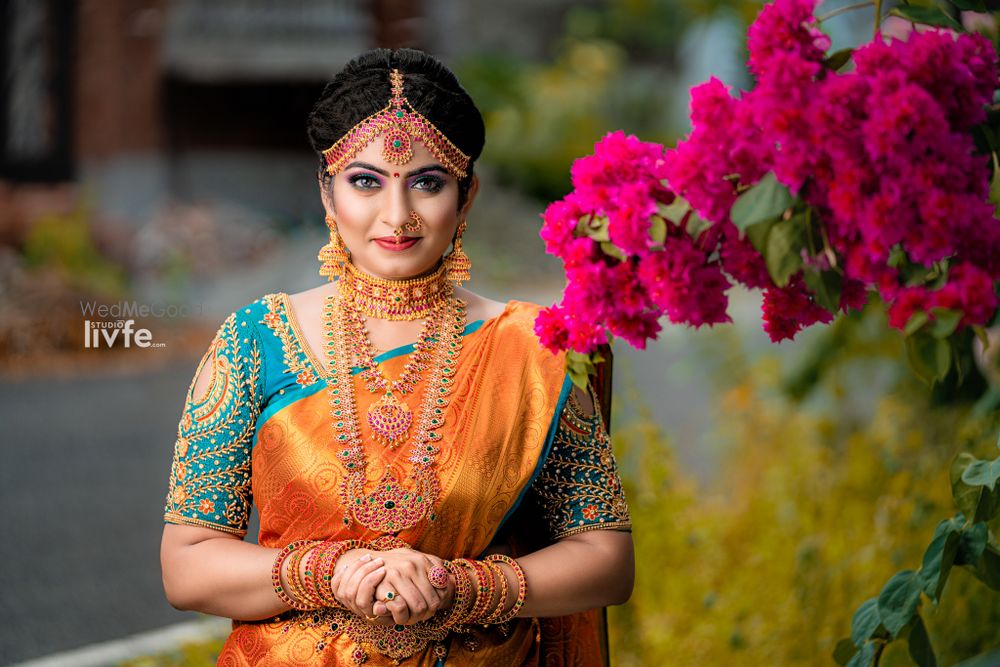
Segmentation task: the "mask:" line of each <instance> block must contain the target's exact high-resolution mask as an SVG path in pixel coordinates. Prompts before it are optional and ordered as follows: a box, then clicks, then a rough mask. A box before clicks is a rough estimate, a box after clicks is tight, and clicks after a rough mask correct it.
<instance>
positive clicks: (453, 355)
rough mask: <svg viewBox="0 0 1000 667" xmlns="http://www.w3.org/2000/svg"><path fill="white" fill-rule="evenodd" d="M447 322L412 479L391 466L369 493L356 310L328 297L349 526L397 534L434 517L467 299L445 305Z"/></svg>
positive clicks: (432, 369)
mask: <svg viewBox="0 0 1000 667" xmlns="http://www.w3.org/2000/svg"><path fill="white" fill-rule="evenodd" d="M442 311H443V322H442V326H441V327H440V329H439V331H438V341H437V343H436V344H435V345H434V346H433V353H432V354H431V355H430V358H429V359H428V360H427V367H428V370H429V376H428V378H427V384H428V386H427V389H426V391H425V394H424V398H423V402H422V404H421V407H420V413H419V417H418V418H417V419H416V431H415V432H414V433H413V434H412V436H411V438H410V440H411V453H410V456H409V458H408V461H409V462H410V464H411V466H412V470H411V473H410V475H409V479H408V480H407V481H406V483H405V484H404V483H401V482H400V481H399V478H398V477H397V476H396V474H395V473H394V472H393V470H392V468H391V467H388V466H387V467H386V470H385V472H384V473H383V474H382V477H381V478H380V480H379V482H378V484H377V486H376V488H375V490H374V491H373V492H372V493H370V494H368V493H366V492H365V484H366V482H367V481H368V476H367V472H366V470H367V467H368V460H367V457H366V456H365V451H364V443H363V442H362V440H361V429H360V425H359V423H358V415H357V404H356V402H355V397H354V388H353V378H352V377H351V359H352V355H351V349H350V345H349V342H348V335H349V331H350V328H351V323H350V318H351V314H350V310H349V308H348V307H347V304H346V303H345V300H343V299H341V298H339V297H328V299H327V302H326V305H325V307H324V312H323V326H324V332H325V335H326V337H327V355H328V358H329V359H330V364H331V367H332V369H333V373H332V376H331V378H330V380H329V382H328V384H327V392H328V395H329V398H330V408H331V410H330V415H331V416H332V417H333V419H332V420H331V423H332V424H333V430H334V441H333V442H334V444H335V445H337V446H338V447H342V449H341V450H340V454H339V457H338V458H339V459H340V462H341V464H342V465H343V466H344V468H345V472H346V474H345V475H344V478H343V481H342V483H341V489H340V494H341V504H342V506H343V507H344V510H345V511H344V519H343V521H344V525H345V526H348V527H349V526H350V525H351V524H352V522H353V521H354V520H357V521H358V523H360V524H361V525H363V526H365V527H367V528H370V529H371V530H374V531H377V532H380V533H387V534H391V535H394V534H397V533H399V532H400V531H403V530H406V529H407V528H411V527H413V526H415V525H416V524H417V523H419V522H420V521H422V520H423V519H425V518H427V519H429V520H431V521H434V520H435V519H436V518H437V517H436V515H435V513H434V505H435V503H436V502H437V499H438V494H439V493H440V488H439V483H438V478H437V473H436V471H435V468H434V466H435V462H436V460H437V456H438V454H439V453H440V449H439V447H438V445H437V443H438V441H440V440H441V438H442V435H441V430H440V429H441V426H442V425H443V424H444V414H445V409H446V408H447V406H448V404H449V403H450V399H449V395H450V394H451V391H452V388H453V385H454V379H453V377H454V375H455V371H456V369H457V365H458V357H459V353H460V352H461V349H462V334H463V332H464V330H465V320H466V317H465V302H464V301H462V300H461V299H454V298H452V299H448V304H447V306H446V307H444V308H442Z"/></svg>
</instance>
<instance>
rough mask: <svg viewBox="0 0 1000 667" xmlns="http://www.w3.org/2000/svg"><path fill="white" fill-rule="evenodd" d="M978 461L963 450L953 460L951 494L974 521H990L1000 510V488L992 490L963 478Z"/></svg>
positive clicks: (959, 507)
mask: <svg viewBox="0 0 1000 667" xmlns="http://www.w3.org/2000/svg"><path fill="white" fill-rule="evenodd" d="M978 461H979V459H977V458H976V457H975V456H973V455H972V454H969V453H968V452H962V453H960V454H958V455H957V456H956V457H955V458H954V459H953V460H952V462H951V468H950V470H949V477H950V478H951V496H952V498H954V499H955V505H957V506H958V509H959V510H961V511H962V514H964V515H965V516H967V517H969V519H970V520H971V521H972V522H973V523H975V522H979V521H990V520H991V519H992V518H993V517H995V516H996V515H997V513H998V512H1000V489H998V488H995V489H994V490H993V491H990V489H989V487H987V486H985V485H983V484H969V483H968V482H966V481H965V480H964V479H963V476H964V474H965V471H966V470H968V468H969V467H970V466H972V464H974V463H976V462H978Z"/></svg>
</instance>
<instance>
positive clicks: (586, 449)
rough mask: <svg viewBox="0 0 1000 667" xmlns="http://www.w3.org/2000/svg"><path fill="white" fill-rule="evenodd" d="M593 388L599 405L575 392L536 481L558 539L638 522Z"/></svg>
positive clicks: (552, 532) (535, 487)
mask: <svg viewBox="0 0 1000 667" xmlns="http://www.w3.org/2000/svg"><path fill="white" fill-rule="evenodd" d="M587 389H588V392H589V394H590V396H591V399H592V400H593V406H594V407H593V411H592V412H591V411H588V410H586V409H585V408H584V407H583V406H581V405H580V403H579V401H577V400H576V397H575V396H574V392H570V395H569V399H568V400H567V401H566V404H565V407H564V408H563V411H562V413H561V414H560V415H559V424H558V427H557V430H556V433H555V438H554V440H553V443H552V450H551V451H550V452H549V456H548V458H547V459H546V460H545V463H544V464H543V465H542V469H541V471H540V472H539V475H538V477H537V478H536V479H535V482H534V484H533V485H532V490H533V491H534V492H535V494H536V495H537V496H538V499H539V500H540V502H541V506H542V508H543V512H544V515H545V523H547V525H548V528H549V534H550V537H551V538H552V539H553V540H557V539H560V538H563V537H567V536H569V535H573V534H576V533H582V532H584V531H587V530H600V529H606V530H609V529H613V530H631V528H632V521H631V518H630V517H629V511H628V504H627V503H626V501H625V491H624V489H623V488H622V482H621V478H620V477H619V475H618V467H617V464H616V463H615V457H614V453H613V452H612V450H611V440H610V438H609V437H608V433H607V430H606V429H605V426H604V420H603V419H602V418H601V410H600V406H599V405H598V402H597V397H596V395H595V393H594V391H593V389H591V388H590V386H589V385H588V387H587Z"/></svg>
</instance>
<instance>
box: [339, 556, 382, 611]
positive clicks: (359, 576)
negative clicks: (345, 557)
mask: <svg viewBox="0 0 1000 667" xmlns="http://www.w3.org/2000/svg"><path fill="white" fill-rule="evenodd" d="M383 567H385V564H384V563H383V562H382V559H381V558H374V559H372V560H370V561H368V562H366V563H360V564H359V565H358V566H357V567H355V568H354V570H353V571H351V570H348V571H347V572H346V573H345V581H344V582H343V583H341V586H340V597H338V598H337V599H338V600H339V601H340V603H341V604H342V605H344V606H345V607H347V608H348V609H350V610H351V611H353V612H354V613H356V614H357V613H360V608H359V607H358V606H357V604H356V602H355V601H356V599H357V595H358V588H359V587H360V586H361V582H362V581H363V580H364V578H365V577H367V576H368V575H370V574H371V573H373V572H377V571H378V570H379V569H380V568H383ZM382 574H383V575H384V574H385V572H384V571H383V572H382ZM365 614H366V615H370V614H369V613H368V611H365Z"/></svg>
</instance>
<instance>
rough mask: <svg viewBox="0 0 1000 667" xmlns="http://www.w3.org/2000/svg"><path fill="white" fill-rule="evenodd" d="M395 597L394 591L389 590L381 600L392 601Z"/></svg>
mask: <svg viewBox="0 0 1000 667" xmlns="http://www.w3.org/2000/svg"><path fill="white" fill-rule="evenodd" d="M395 599H396V593H395V592H394V591H389V592H387V593H386V594H385V597H384V598H382V602H392V601H393V600H395Z"/></svg>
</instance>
